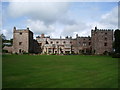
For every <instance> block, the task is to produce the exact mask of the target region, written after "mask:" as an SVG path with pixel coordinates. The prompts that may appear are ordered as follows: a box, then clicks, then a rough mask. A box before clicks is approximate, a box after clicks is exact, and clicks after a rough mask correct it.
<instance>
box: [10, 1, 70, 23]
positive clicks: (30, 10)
mask: <svg viewBox="0 0 120 90" xmlns="http://www.w3.org/2000/svg"><path fill="white" fill-rule="evenodd" d="M68 7H69V4H68V3H65V2H64V3H58V2H40V3H37V2H20V3H19V2H10V4H9V6H8V12H9V14H10V16H12V17H14V18H17V17H21V16H25V15H26V16H27V17H29V18H31V19H39V20H41V21H45V22H46V23H48V22H50V23H51V22H54V21H56V20H57V19H58V17H60V16H61V15H63V14H65V13H66V12H67V10H68Z"/></svg>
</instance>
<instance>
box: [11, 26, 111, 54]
mask: <svg viewBox="0 0 120 90" xmlns="http://www.w3.org/2000/svg"><path fill="white" fill-rule="evenodd" d="M112 44H113V30H112V29H97V27H95V29H94V30H93V29H92V30H91V37H90V36H88V37H80V36H78V34H76V38H72V37H68V36H67V37H66V38H65V39H62V38H59V39H54V38H50V36H48V37H46V36H45V35H44V34H41V36H37V37H36V39H33V32H31V31H30V30H29V28H27V29H16V27H14V29H13V46H12V53H24V52H26V53H42V54H44V53H46V54H53V53H54V54H55V53H56V54H61V53H62V54H83V53H84V54H103V53H106V52H112V51H113V49H112Z"/></svg>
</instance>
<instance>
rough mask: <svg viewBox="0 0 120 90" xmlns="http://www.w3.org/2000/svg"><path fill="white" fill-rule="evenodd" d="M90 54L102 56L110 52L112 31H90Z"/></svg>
mask: <svg viewBox="0 0 120 90" xmlns="http://www.w3.org/2000/svg"><path fill="white" fill-rule="evenodd" d="M91 38H92V53H93V54H103V53H108V52H112V45H113V29H97V27H95V30H91Z"/></svg>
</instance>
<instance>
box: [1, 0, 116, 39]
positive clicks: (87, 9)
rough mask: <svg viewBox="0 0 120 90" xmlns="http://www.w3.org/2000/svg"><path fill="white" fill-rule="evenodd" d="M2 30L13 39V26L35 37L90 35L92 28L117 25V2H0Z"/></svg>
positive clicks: (110, 27)
mask: <svg viewBox="0 0 120 90" xmlns="http://www.w3.org/2000/svg"><path fill="white" fill-rule="evenodd" d="M1 4H2V5H0V7H1V9H0V10H1V12H2V18H0V19H2V23H0V26H1V25H2V30H1V33H3V34H4V35H5V36H6V38H7V39H11V38H13V27H14V26H15V27H16V28H17V29H26V28H27V27H29V29H30V30H31V31H32V32H33V33H34V38H35V37H36V36H38V35H40V34H42V33H44V34H45V35H46V36H50V37H51V38H60V36H61V37H62V38H64V37H66V36H72V37H73V38H75V36H76V34H78V35H79V36H90V35H91V33H90V32H91V29H94V27H95V26H97V27H98V28H100V29H117V28H118V2H28V1H27V0H26V2H11V1H9V0H8V1H6V2H2V3H1Z"/></svg>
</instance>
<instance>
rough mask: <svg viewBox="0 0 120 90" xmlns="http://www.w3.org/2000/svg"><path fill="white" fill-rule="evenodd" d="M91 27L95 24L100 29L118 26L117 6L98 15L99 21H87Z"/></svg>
mask: <svg viewBox="0 0 120 90" xmlns="http://www.w3.org/2000/svg"><path fill="white" fill-rule="evenodd" d="M87 25H89V26H90V27H91V28H94V26H97V27H98V28H101V29H117V28H118V7H114V8H113V9H112V10H111V11H109V12H107V13H105V14H103V15H101V16H100V20H99V21H93V22H88V23H87Z"/></svg>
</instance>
